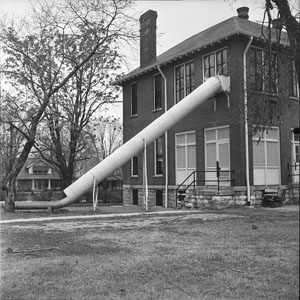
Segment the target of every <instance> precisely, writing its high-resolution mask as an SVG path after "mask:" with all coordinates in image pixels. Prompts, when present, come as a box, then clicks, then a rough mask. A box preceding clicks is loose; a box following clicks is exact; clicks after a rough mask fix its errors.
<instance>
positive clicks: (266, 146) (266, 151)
mask: <svg viewBox="0 0 300 300" xmlns="http://www.w3.org/2000/svg"><path fill="white" fill-rule="evenodd" d="M252 143H253V177H254V178H253V181H254V185H270V184H280V145H279V129H278V128H275V127H274V128H269V129H268V130H265V131H263V132H258V133H256V134H255V135H254V136H253V141H252Z"/></svg>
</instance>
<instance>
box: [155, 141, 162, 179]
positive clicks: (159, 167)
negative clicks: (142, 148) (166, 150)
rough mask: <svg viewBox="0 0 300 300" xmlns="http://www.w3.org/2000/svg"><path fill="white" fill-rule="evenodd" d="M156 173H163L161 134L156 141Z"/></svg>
mask: <svg viewBox="0 0 300 300" xmlns="http://www.w3.org/2000/svg"><path fill="white" fill-rule="evenodd" d="M154 158H155V165H154V168H155V170H154V171H155V175H162V174H163V139H162V137H161V136H160V137H159V138H158V139H156V140H155V142H154Z"/></svg>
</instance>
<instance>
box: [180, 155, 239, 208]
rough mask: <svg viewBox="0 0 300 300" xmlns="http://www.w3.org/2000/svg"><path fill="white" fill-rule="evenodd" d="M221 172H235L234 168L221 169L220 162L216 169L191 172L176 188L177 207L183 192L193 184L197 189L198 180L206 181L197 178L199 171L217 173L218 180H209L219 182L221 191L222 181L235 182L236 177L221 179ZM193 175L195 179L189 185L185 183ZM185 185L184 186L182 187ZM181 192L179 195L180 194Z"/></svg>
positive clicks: (218, 185) (217, 163)
mask: <svg viewBox="0 0 300 300" xmlns="http://www.w3.org/2000/svg"><path fill="white" fill-rule="evenodd" d="M221 172H226V173H230V174H233V173H234V170H221V168H220V166H219V162H218V161H217V162H216V170H214V171H210V170H203V171H193V172H192V173H190V175H189V176H188V177H187V178H186V179H185V180H184V181H183V182H182V183H181V184H180V185H179V186H178V187H177V188H176V207H177V204H178V198H179V197H180V195H182V193H185V192H186V190H187V189H189V188H190V187H191V186H193V188H194V190H195V189H196V183H197V182H205V181H206V180H199V179H195V178H196V177H195V175H196V174H197V173H217V180H213V179H212V180H209V182H217V187H218V192H219V191H220V182H234V181H235V180H234V179H220V173H221ZM191 177H193V180H192V181H191V183H189V184H188V185H185V183H186V182H187V181H188V180H189V179H190V178H191ZM183 186H184V188H182V187H183ZM182 189H183V192H181V193H179V190H182ZM178 193H179V195H178Z"/></svg>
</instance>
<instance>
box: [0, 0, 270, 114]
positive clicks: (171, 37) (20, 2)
mask: <svg viewBox="0 0 300 300" xmlns="http://www.w3.org/2000/svg"><path fill="white" fill-rule="evenodd" d="M34 1H35V0H0V11H1V13H7V14H9V15H10V14H15V15H23V14H24V13H26V11H27V12H29V9H30V6H31V2H33V3H34ZM264 2H265V0H177V1H167V0H156V1H153V0H152V1H149V0H139V1H136V2H135V5H134V14H135V16H136V18H137V19H138V17H139V16H140V15H141V14H142V13H144V12H146V11H147V10H149V9H152V10H155V11H157V14H158V18H157V34H158V38H157V54H158V55H159V54H161V53H163V52H164V51H166V50H168V49H169V48H171V47H173V46H175V45H176V44H178V43H180V42H182V41H183V40H184V39H186V38H188V37H190V36H192V35H194V34H196V33H198V32H200V31H202V30H204V29H206V28H208V27H210V26H212V25H215V24H217V23H219V22H222V21H224V20H226V19H228V18H230V17H232V16H236V15H237V12H236V9H237V8H239V7H241V6H247V7H249V9H250V10H249V16H250V18H249V19H250V20H251V21H262V19H263V13H264V9H263V8H264ZM137 28H139V24H138V23H137ZM132 52H135V53H130V58H131V61H130V62H129V66H128V68H127V70H126V71H130V70H131V69H133V68H135V67H137V66H138V65H139V53H138V49H137V50H136V51H132ZM117 111H118V116H120V114H121V107H119V108H117Z"/></svg>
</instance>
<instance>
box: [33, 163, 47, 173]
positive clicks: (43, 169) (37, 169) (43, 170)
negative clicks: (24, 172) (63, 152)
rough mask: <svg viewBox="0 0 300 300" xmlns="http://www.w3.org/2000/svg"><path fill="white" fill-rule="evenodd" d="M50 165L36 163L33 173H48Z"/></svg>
mask: <svg viewBox="0 0 300 300" xmlns="http://www.w3.org/2000/svg"><path fill="white" fill-rule="evenodd" d="M48 170H49V167H48V166H45V165H44V166H42V165H40V166H39V165H34V166H32V173H33V174H48Z"/></svg>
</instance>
